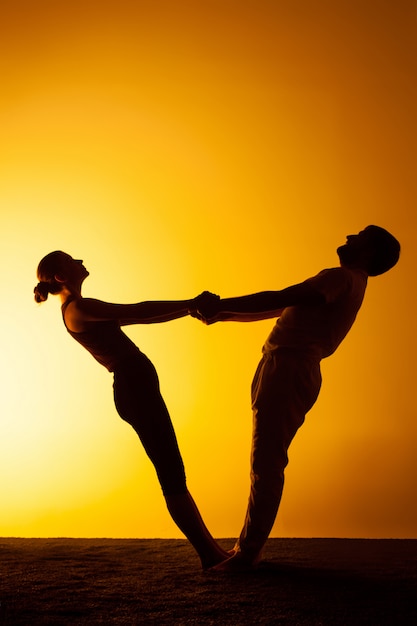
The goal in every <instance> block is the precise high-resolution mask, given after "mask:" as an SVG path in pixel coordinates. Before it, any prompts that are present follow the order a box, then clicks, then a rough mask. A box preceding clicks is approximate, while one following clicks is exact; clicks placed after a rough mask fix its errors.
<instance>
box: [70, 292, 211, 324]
mask: <svg viewBox="0 0 417 626" xmlns="http://www.w3.org/2000/svg"><path fill="white" fill-rule="evenodd" d="M211 300H218V296H215V295H214V294H210V293H208V292H204V293H203V294H200V296H197V298H192V299H190V300H155V301H152V300H150V301H147V302H139V303H137V304H113V303H110V302H103V301H102V300H96V299H94V298H80V299H77V300H74V301H73V302H71V303H70V304H69V306H68V308H67V311H66V314H65V317H66V321H67V323H68V324H69V326H70V327H71V328H72V329H73V330H75V331H76V328H75V327H78V328H79V327H80V326H82V325H83V324H84V323H86V322H102V321H106V320H117V321H118V322H119V323H120V325H129V324H155V323H159V322H169V321H171V320H174V319H178V318H180V317H184V316H186V315H188V314H189V313H190V311H192V310H195V309H196V308H197V306H198V303H200V304H203V303H208V302H209V301H211ZM76 332H77V331H76Z"/></svg>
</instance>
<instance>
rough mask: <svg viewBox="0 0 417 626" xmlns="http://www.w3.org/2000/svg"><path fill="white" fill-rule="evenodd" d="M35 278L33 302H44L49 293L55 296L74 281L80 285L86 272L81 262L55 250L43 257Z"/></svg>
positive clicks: (86, 274)
mask: <svg viewBox="0 0 417 626" xmlns="http://www.w3.org/2000/svg"><path fill="white" fill-rule="evenodd" d="M37 276H38V280H39V283H38V284H37V285H36V287H35V289H34V290H33V291H34V294H35V300H36V302H45V300H47V299H48V295H49V294H50V293H51V294H53V295H56V294H58V293H60V292H61V291H62V290H63V289H64V287H68V286H69V285H70V284H71V283H74V282H75V281H80V285H81V283H82V281H83V280H84V278H86V277H87V276H88V272H87V270H86V269H85V267H84V266H83V262H82V261H80V260H75V259H73V258H72V256H70V255H69V254H67V253H66V252H62V251H61V250H56V251H55V252H50V253H49V254H47V255H46V256H45V257H43V259H42V260H41V262H40V263H39V265H38V270H37Z"/></svg>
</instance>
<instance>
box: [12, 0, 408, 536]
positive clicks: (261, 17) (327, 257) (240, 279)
mask: <svg viewBox="0 0 417 626" xmlns="http://www.w3.org/2000/svg"><path fill="white" fill-rule="evenodd" d="M8 5H9V6H8V7H7V8H4V7H3V9H2V17H1V22H2V37H1V40H0V64H1V76H2V80H1V83H2V84H1V90H2V98H1V102H0V108H1V151H0V204H1V230H0V238H1V246H0V255H1V263H0V278H1V286H2V298H1V324H0V334H1V336H0V345H1V355H2V357H1V369H2V372H1V376H0V384H1V395H0V402H1V407H0V411H1V421H0V507H1V513H0V534H1V535H3V536H22V537H45V536H74V537H80V536H83V537H94V536H107V537H162V538H164V537H179V536H180V533H179V531H177V528H176V527H175V526H174V524H173V522H172V521H171V519H170V517H169V515H168V513H167V512H166V510H165V505H164V501H163V498H162V496H161V492H160V488H159V485H158V482H157V480H156V477H155V475H154V471H153V468H152V466H151V465H150V462H149V461H148V459H147V458H146V456H145V453H144V451H143V449H142V447H141V445H140V443H139V442H138V440H137V437H136V435H135V433H134V432H133V430H131V428H130V427H129V426H128V425H127V424H125V423H124V422H122V421H121V420H120V419H119V418H118V416H117V414H116V411H115V409H114V406H113V400H112V377H111V375H109V374H108V372H106V370H105V369H104V368H101V367H100V366H99V365H98V364H97V363H95V362H94V360H93V359H92V358H91V357H90V356H89V355H88V353H87V352H86V351H83V350H82V349H81V348H80V346H78V345H77V344H76V342H74V341H73V340H72V339H71V338H70V337H69V336H68V335H67V334H66V333H65V330H64V328H63V325H62V321H61V317H60V310H59V306H60V303H59V301H58V299H57V298H52V297H51V298H50V299H49V300H48V302H47V303H45V304H43V305H42V306H37V305H36V304H35V303H34V302H33V297H32V291H33V287H34V285H35V283H36V277H35V272H36V266H37V264H38V262H39V260H40V258H41V257H42V256H44V255H45V254H46V253H48V252H50V251H51V250H55V249H62V250H65V251H66V252H68V253H70V254H72V255H73V256H75V257H76V258H82V259H84V263H85V265H86V266H87V268H88V269H89V271H90V274H91V275H90V277H89V278H88V279H87V281H86V283H85V291H84V293H85V295H86V296H92V297H97V298H101V299H103V300H108V301H113V302H138V301H142V300H149V299H181V298H189V297H193V296H194V295H197V293H199V292H200V291H202V290H203V289H210V290H212V291H214V292H216V293H219V294H221V295H223V296H225V297H227V296H235V295H242V294H246V293H251V292H254V291H260V290H263V289H280V288H282V287H285V286H287V285H289V284H292V283H294V282H299V281H301V280H303V279H304V278H307V277H308V276H310V275H313V274H315V273H317V272H318V271H319V270H321V269H322V268H324V267H331V266H334V265H336V264H337V256H336V254H335V249H336V247H337V246H338V245H340V244H341V243H343V242H344V241H345V236H346V235H347V234H349V233H352V232H357V231H358V230H360V229H361V228H363V227H364V226H366V225H367V224H370V223H376V224H380V225H382V226H384V227H386V228H387V229H389V230H391V231H392V232H393V233H394V234H395V235H396V236H397V237H398V238H399V240H400V241H401V243H402V247H403V252H402V258H401V262H400V263H399V264H398V266H397V267H396V268H395V269H394V270H392V271H391V272H390V273H388V274H386V275H384V276H382V277H379V278H375V279H371V280H370V284H369V288H368V293H367V296H366V300H365V303H364V305H363V308H362V310H361V312H360V314H359V316H358V319H357V322H356V324H355V326H354V328H353V329H352V331H351V333H350V335H349V336H348V338H347V339H346V341H345V343H343V344H342V346H341V347H340V349H339V351H338V352H337V353H336V354H335V355H334V356H333V357H332V358H331V359H329V360H328V361H325V362H323V378H324V384H323V388H322V393H321V395H320V398H319V400H318V402H317V404H316V405H315V407H314V408H313V410H312V411H311V412H310V414H309V415H308V418H307V421H306V423H305V425H304V426H303V428H302V429H301V431H300V432H299V434H298V435H297V437H296V439H295V441H294V443H293V445H292V447H291V450H290V464H289V467H288V470H287V475H286V476H287V477H286V489H285V490H284V497H283V501H282V505H281V509H280V512H279V516H278V518H277V521H276V524H275V527H274V530H273V533H272V536H284V537H285V536H299V537H310V536H317V537H320V536H324V537H416V531H417V500H416V497H415V494H416V487H417V484H416V481H417V478H416V477H417V445H416V439H417V422H416V417H417V416H416V400H415V396H414V387H415V384H416V383H415V360H416V354H417V342H416V332H415V325H416V323H415V310H414V308H413V305H414V303H415V295H414V291H415V280H416V279H415V273H416V269H417V263H416V261H417V238H416V237H417V232H416V225H417V218H416V206H415V199H416V147H417V143H416V122H415V119H416V110H417V108H416V105H417V101H416V85H417V82H416V81H417V72H416V65H417V62H416V59H417V56H416V52H417V50H416V6H415V2H414V1H408V0H400V1H398V2H381V1H379V0H361V1H360V0H353V1H352V0H349V1H348V0H342V1H340V2H334V1H333V0H327V1H326V0H318V1H317V2H310V1H309V0H300V1H299V2H294V3H288V2H281V0H270V1H268V0H257V1H255V0H253V1H247V0H201V1H199V2H195V1H192V0H188V1H184V0H177V1H176V2H171V1H170V0H140V1H138V2H134V1H133V0H131V1H126V0H119V1H118V2H110V1H102V2H98V1H97V0H96V1H95V2H94V1H92V2H89V1H88V0H84V1H83V2H80V1H79V0H75V1H74V2H72V3H69V4H62V3H56V2H52V1H50V2H47V1H44V0H39V1H38V2H28V1H26V2H25V1H19V0H16V2H13V3H8ZM272 324H273V321H272V320H269V321H262V322H257V323H252V324H233V323H230V324H218V325H214V326H211V327H208V328H207V327H205V326H204V325H202V324H200V323H199V322H198V321H196V320H194V319H191V318H185V319H181V320H177V321H174V322H170V323H167V324H159V325H158V324H155V325H152V326H135V327H129V329H128V330H127V332H128V334H129V335H130V336H131V337H132V338H133V339H134V340H135V341H136V342H137V344H138V345H139V347H140V348H141V349H142V350H143V351H144V352H145V353H146V354H147V355H148V356H149V357H150V358H151V359H152V361H153V362H154V364H155V366H156V368H157V370H158V373H159V376H160V381H161V388H162V392H163V395H164V397H165V400H166V402H167V405H168V407H169V410H170V413H171V416H172V419H173V422H174V425H175V429H176V432H177V435H178V439H179V443H180V448H181V451H182V453H183V457H184V461H185V466H186V470H187V475H188V483H189V488H190V491H191V492H192V493H193V495H194V497H195V499H196V501H197V503H198V505H199V507H200V509H201V512H202V515H203V517H204V519H205V520H206V522H207V524H208V526H209V527H210V529H211V530H212V532H213V534H214V535H215V536H236V534H237V533H238V532H239V530H240V527H241V524H242V521H243V516H244V511H245V508H246V500H247V495H248V486H249V448H250V435H251V410H250V394H249V391H250V383H251V379H252V375H253V372H254V370H255V368H256V365H257V362H258V360H259V357H260V350H261V347H262V343H263V341H264V339H265V338H266V336H267V334H268V333H269V331H270V328H271V327H272Z"/></svg>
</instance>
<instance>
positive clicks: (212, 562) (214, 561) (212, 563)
mask: <svg viewBox="0 0 417 626" xmlns="http://www.w3.org/2000/svg"><path fill="white" fill-rule="evenodd" d="M217 547H218V550H216V552H215V553H214V554H213V555H212V556H211V557H210V558H206V559H204V560H203V559H201V565H202V566H203V569H205V570H207V569H210V570H211V569H213V568H215V567H217V566H218V565H221V564H222V563H223V562H224V561H227V559H229V558H230V554H229V552H226V550H223V549H222V548H221V547H220V546H217Z"/></svg>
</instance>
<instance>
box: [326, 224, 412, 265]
mask: <svg viewBox="0 0 417 626" xmlns="http://www.w3.org/2000/svg"><path fill="white" fill-rule="evenodd" d="M337 254H338V255H339V259H340V264H341V265H342V266H344V267H350V268H357V269H362V270H364V271H365V272H366V273H367V274H368V275H369V276H379V274H383V273H384V272H387V271H388V270H389V269H391V268H392V267H393V266H394V265H395V264H396V263H397V261H398V259H399V256H400V244H399V243H398V241H397V240H396V239H395V237H393V235H391V233H389V232H388V231H387V230H385V229H384V228H381V227H380V226H367V227H366V228H365V229H364V230H361V231H360V233H358V234H357V235H348V236H347V241H346V243H345V244H344V245H343V246H340V247H339V248H338V249H337Z"/></svg>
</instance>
